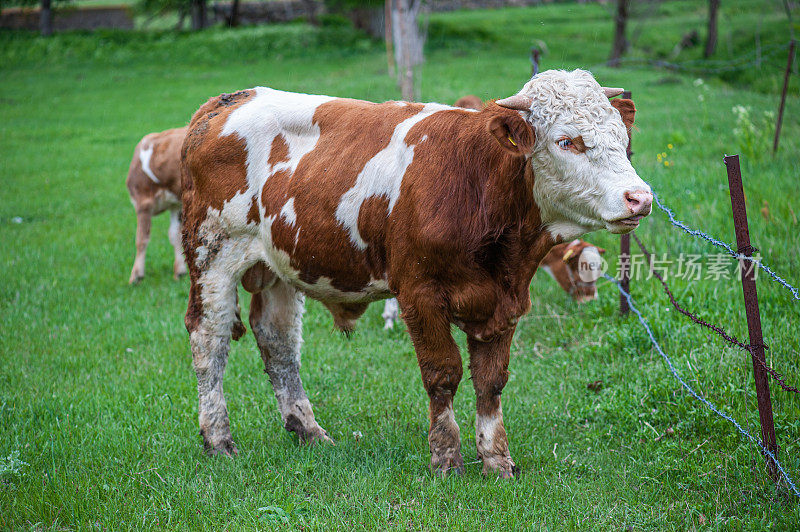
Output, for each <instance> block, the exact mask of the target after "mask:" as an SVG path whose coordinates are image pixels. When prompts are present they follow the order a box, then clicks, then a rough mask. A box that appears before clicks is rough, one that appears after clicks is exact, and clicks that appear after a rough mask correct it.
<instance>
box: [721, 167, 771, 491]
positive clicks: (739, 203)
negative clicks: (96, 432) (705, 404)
mask: <svg viewBox="0 0 800 532" xmlns="http://www.w3.org/2000/svg"><path fill="white" fill-rule="evenodd" d="M724 160H725V166H726V167H727V170H728V186H729V188H730V193H731V209H732V211H733V225H734V227H735V229H736V246H737V248H738V252H739V253H741V254H742V255H745V256H747V257H750V256H752V255H753V247H752V246H751V245H750V230H749V228H748V225H747V210H746V207H745V200H744V188H743V186H742V172H741V170H740V168H739V156H738V155H728V156H726V157H725V159H724ZM739 267H740V269H741V271H742V293H743V294H744V309H745V313H746V315H747V329H748V332H749V334H750V354H751V356H752V359H753V360H752V361H753V374H754V377H755V383H756V399H757V401H758V417H759V420H760V421H761V440H762V442H763V444H764V447H766V448H767V449H768V450H769V451H770V452H771V453H772V454H773V455H774V456H775V458H777V457H778V445H777V443H776V441H775V425H774V423H773V420H772V400H771V399H770V393H769V382H768V381H767V372H766V370H765V369H764V364H765V363H766V360H765V358H764V340H763V338H762V335H761V313H760V312H759V309H758V293H757V292H756V280H755V272H756V270H757V268H756V267H755V265H754V264H753V263H752V262H751V261H746V260H744V259H739ZM764 458H765V459H766V461H767V469H768V471H769V475H770V476H771V477H772V479H773V480H776V481H777V480H778V471H777V468H776V467H775V462H774V461H773V460H772V459H771V458H770V457H768V456H765V457H764Z"/></svg>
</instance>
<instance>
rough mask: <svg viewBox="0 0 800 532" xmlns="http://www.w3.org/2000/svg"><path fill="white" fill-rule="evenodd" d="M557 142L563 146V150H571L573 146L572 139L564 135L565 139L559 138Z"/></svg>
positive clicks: (559, 145) (560, 146)
mask: <svg viewBox="0 0 800 532" xmlns="http://www.w3.org/2000/svg"><path fill="white" fill-rule="evenodd" d="M557 144H558V147H559V148H561V149H562V150H569V149H570V148H572V139H569V138H567V137H564V138H563V139H558V142H557Z"/></svg>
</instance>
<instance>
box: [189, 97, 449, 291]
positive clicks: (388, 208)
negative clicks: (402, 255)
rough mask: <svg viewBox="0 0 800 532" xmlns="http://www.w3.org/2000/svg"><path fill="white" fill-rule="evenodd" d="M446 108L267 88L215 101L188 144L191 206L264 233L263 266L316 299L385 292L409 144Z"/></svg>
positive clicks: (200, 115)
mask: <svg viewBox="0 0 800 532" xmlns="http://www.w3.org/2000/svg"><path fill="white" fill-rule="evenodd" d="M448 109H451V108H448V107H445V106H440V105H437V104H429V105H427V106H423V105H421V104H409V103H403V102H387V103H382V104H375V103H370V102H364V101H359V100H349V99H343V98H331V97H327V96H314V95H305V94H294V93H286V92H282V91H276V90H273V89H267V88H256V89H252V90H248V91H240V92H239V93H234V94H233V95H222V96H219V97H216V98H212V99H211V100H209V102H207V103H206V104H205V105H204V106H203V107H201V108H200V110H199V111H198V112H197V113H196V114H195V116H194V117H193V119H192V122H191V124H190V127H189V132H188V134H187V137H186V141H185V143H184V169H185V173H186V175H185V176H184V179H185V180H186V183H185V184H184V201H185V202H187V203H191V204H192V209H193V211H194V212H195V215H194V216H195V217H197V218H198V219H199V218H203V217H204V216H205V213H206V212H208V209H209V208H211V209H212V212H219V213H220V216H221V217H222V218H223V219H224V224H225V225H226V226H227V227H232V226H237V227H238V228H239V229H238V230H240V231H241V232H243V233H246V234H251V235H255V234H259V235H263V236H265V237H266V238H264V240H265V242H264V244H265V246H264V253H265V254H266V260H265V262H267V263H268V264H269V265H270V267H271V268H272V269H276V270H278V271H277V273H279V274H281V275H282V276H284V277H288V278H293V279H296V281H297V283H298V284H299V285H300V286H301V287H302V288H303V289H304V290H305V291H306V292H308V293H310V294H311V295H312V296H313V295H315V294H314V291H315V287H327V288H328V289H331V290H333V291H340V292H347V293H351V294H358V293H362V292H371V291H382V292H384V293H385V292H386V281H385V276H386V264H385V262H386V249H385V241H386V232H387V227H388V226H389V223H390V218H391V212H392V210H393V207H394V204H395V203H396V202H397V200H398V198H399V195H400V189H401V183H402V179H403V176H404V174H405V172H406V170H407V168H408V167H409V165H410V164H411V163H412V161H413V158H414V150H415V147H416V146H415V145H409V144H407V143H406V136H407V135H408V132H409V131H410V130H411V129H412V128H413V127H414V126H415V125H416V124H418V123H419V122H421V121H422V120H424V119H425V118H427V117H428V116H430V115H431V114H433V113H435V112H438V111H441V110H448ZM459 112H462V111H459ZM416 139H417V140H416V143H421V142H424V140H425V139H424V138H422V137H420V136H416ZM420 139H421V140H420ZM245 211H246V212H245ZM376 287H377V288H376ZM354 297H355V296H354Z"/></svg>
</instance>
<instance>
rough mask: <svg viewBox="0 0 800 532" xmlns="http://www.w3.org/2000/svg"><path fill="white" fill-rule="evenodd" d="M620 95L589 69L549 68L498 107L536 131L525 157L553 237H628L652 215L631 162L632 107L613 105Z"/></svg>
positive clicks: (621, 103)
mask: <svg viewBox="0 0 800 532" xmlns="http://www.w3.org/2000/svg"><path fill="white" fill-rule="evenodd" d="M621 92H622V90H621V89H605V88H603V87H601V86H600V84H598V83H597V81H595V79H594V77H593V76H592V74H590V73H589V72H587V71H585V70H574V71H572V72H567V71H564V70H548V71H545V72H542V73H540V74H538V75H536V76H534V77H533V78H532V79H531V80H530V81H529V82H528V83H526V84H525V86H524V87H523V88H522V90H521V91H520V92H519V93H518V94H516V95H514V96H511V97H510V98H505V99H503V100H498V101H497V104H498V105H500V106H502V107H506V108H508V109H514V110H517V111H519V112H520V115H521V116H522V118H523V119H524V120H525V121H526V122H527V123H528V124H529V125H530V126H531V128H532V130H533V132H534V137H535V138H534V139H533V142H532V144H530V145H529V146H528V150H529V151H528V152H527V153H525V155H526V156H528V157H529V161H530V164H531V165H532V168H533V171H534V176H535V177H534V186H533V194H534V198H535V200H536V203H537V204H538V206H539V209H540V211H541V217H542V223H543V224H544V225H545V226H546V227H547V228H548V229H549V230H550V232H551V233H553V235H554V236H558V237H560V238H561V239H564V240H567V239H571V238H575V237H576V236H578V235H581V234H583V233H587V232H590V231H595V230H597V229H602V228H605V229H607V230H609V231H611V232H612V233H627V232H629V231H632V230H633V229H634V228H636V226H637V225H638V224H639V220H641V219H642V218H643V217H645V216H647V215H648V214H649V213H650V208H651V204H652V199H653V197H652V192H651V190H650V187H649V186H648V185H647V183H645V182H644V181H642V179H641V178H639V176H638V175H637V174H636V171H635V170H634V169H633V167H632V166H631V163H630V162H629V161H628V158H627V156H626V148H627V145H628V134H627V130H626V128H628V129H629V128H630V127H631V126H632V123H633V114H634V108H633V103H632V102H631V101H630V100H613V101H612V102H613V105H612V102H610V101H609V98H610V97H611V96H616V95H618V94H619V93H621ZM623 120H625V121H623ZM495 134H496V133H495ZM509 138H510V140H511V143H512V144H513V145H514V146H517V144H516V143H515V142H514V141H513V138H511V136H509Z"/></svg>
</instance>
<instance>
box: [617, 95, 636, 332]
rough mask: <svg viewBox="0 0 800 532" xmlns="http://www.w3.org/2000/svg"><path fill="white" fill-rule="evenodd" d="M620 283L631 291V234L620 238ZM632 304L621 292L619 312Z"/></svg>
mask: <svg viewBox="0 0 800 532" xmlns="http://www.w3.org/2000/svg"><path fill="white" fill-rule="evenodd" d="M622 97H623V98H626V99H628V100H629V99H630V98H631V91H624V92H623V93H622ZM630 136H633V131H631V135H630ZM630 136H629V137H628V148H627V153H628V160H630V159H631V156H632V155H633V151H632V150H631V138H630ZM619 274H620V275H619V284H620V286H621V287H622V289H623V290H625V292H627V293H629V294H630V293H631V286H630V282H631V235H630V234H627V233H626V234H624V235H622V236H621V237H620V239H619ZM630 310H631V309H630V305H628V299H627V298H626V297H625V295H624V294H623V293H622V292H620V294H619V313H620V314H621V315H623V316H624V315H626V314H627V313H628V312H630Z"/></svg>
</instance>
